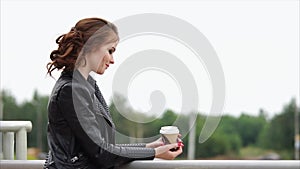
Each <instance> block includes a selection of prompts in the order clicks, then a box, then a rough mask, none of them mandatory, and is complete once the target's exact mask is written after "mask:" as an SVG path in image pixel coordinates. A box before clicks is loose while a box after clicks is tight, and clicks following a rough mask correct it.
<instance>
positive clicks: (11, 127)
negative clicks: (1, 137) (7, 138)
mask: <svg viewBox="0 0 300 169" xmlns="http://www.w3.org/2000/svg"><path fill="white" fill-rule="evenodd" d="M22 128H25V129H26V131H27V132H30V131H31V129H32V123H31V121H0V131H6V132H9V131H11V132H15V131H18V130H20V129H22Z"/></svg>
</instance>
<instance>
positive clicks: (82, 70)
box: [78, 66, 91, 80]
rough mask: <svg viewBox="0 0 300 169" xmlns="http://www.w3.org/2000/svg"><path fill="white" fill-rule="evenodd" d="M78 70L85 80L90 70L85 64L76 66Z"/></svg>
mask: <svg viewBox="0 0 300 169" xmlns="http://www.w3.org/2000/svg"><path fill="white" fill-rule="evenodd" d="M78 71H79V72H80V73H81V74H82V76H83V77H84V78H85V79H86V80H87V78H88V76H89V73H90V72H91V70H89V69H88V67H87V66H84V67H83V66H80V67H78Z"/></svg>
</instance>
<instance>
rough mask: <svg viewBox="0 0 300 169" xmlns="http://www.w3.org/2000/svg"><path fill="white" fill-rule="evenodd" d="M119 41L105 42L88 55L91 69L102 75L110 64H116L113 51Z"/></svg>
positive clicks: (88, 63) (87, 59)
mask: <svg viewBox="0 0 300 169" xmlns="http://www.w3.org/2000/svg"><path fill="white" fill-rule="evenodd" d="M117 44H118V42H110V43H104V44H102V45H99V46H97V47H96V48H95V49H94V50H93V52H91V53H90V54H89V55H88V56H87V57H86V61H87V65H88V66H89V67H90V70H91V71H93V72H96V73H97V74H100V75H102V74H103V73H104V72H105V70H106V69H107V68H108V67H109V65H110V64H114V58H113V53H114V52H115V50H116V47H117Z"/></svg>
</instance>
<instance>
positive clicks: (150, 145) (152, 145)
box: [146, 134, 182, 148]
mask: <svg viewBox="0 0 300 169" xmlns="http://www.w3.org/2000/svg"><path fill="white" fill-rule="evenodd" d="M180 138H181V134H179V135H178V139H179V141H180V142H182V141H181V139H180ZM163 145H164V142H163V141H162V138H161V137H160V138H159V139H157V140H155V141H153V142H151V143H148V144H146V148H156V147H159V146H163Z"/></svg>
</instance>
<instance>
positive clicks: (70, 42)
mask: <svg viewBox="0 0 300 169" xmlns="http://www.w3.org/2000/svg"><path fill="white" fill-rule="evenodd" d="M118 40H119V36H118V30H117V27H116V26H115V25H114V24H113V23H110V22H108V21H106V20H104V19H101V18H86V19H82V20H80V21H78V22H77V23H76V25H75V26H74V27H73V28H72V29H71V30H70V32H68V33H66V34H63V35H61V36H59V37H58V38H57V39H56V43H57V44H58V49H56V50H53V51H52V52H51V54H50V59H51V62H49V63H48V64H47V66H46V67H47V73H48V74H49V75H50V76H52V74H51V73H52V71H53V70H55V69H58V70H61V69H63V70H67V71H72V70H74V68H75V67H76V66H78V65H80V64H82V62H84V64H86V61H85V58H84V56H85V55H86V54H88V53H89V52H92V51H93V50H94V49H95V47H96V46H99V45H102V44H104V43H110V42H115V41H118Z"/></svg>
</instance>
